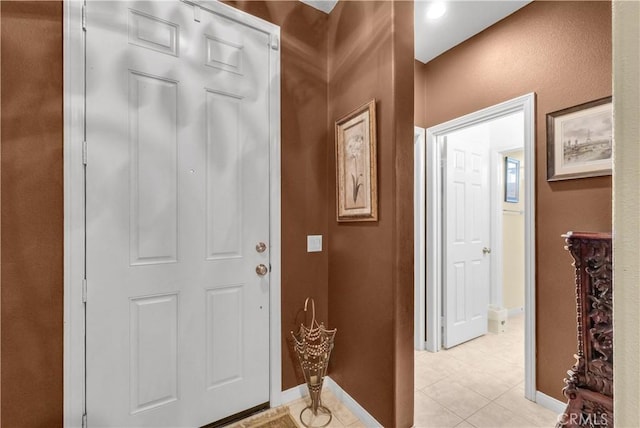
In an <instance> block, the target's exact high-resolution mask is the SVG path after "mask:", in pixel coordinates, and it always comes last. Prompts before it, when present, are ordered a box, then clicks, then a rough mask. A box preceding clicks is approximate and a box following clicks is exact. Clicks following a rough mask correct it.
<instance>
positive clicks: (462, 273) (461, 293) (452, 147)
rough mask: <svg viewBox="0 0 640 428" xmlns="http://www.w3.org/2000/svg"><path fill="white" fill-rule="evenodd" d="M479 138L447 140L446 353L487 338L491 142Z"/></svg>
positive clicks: (452, 136) (448, 137)
mask: <svg viewBox="0 0 640 428" xmlns="http://www.w3.org/2000/svg"><path fill="white" fill-rule="evenodd" d="M458 134H460V133H458ZM476 138H478V139H475V140H470V139H469V137H468V136H466V135H456V134H450V135H449V136H447V137H446V138H445V140H444V151H445V153H446V154H445V162H444V165H445V168H444V170H443V177H444V180H443V183H444V188H443V196H444V204H443V207H444V210H445V211H444V216H443V217H444V219H445V227H444V239H445V247H446V248H445V259H444V263H445V266H444V289H443V300H444V306H443V309H444V310H443V316H444V320H445V329H444V335H443V345H444V347H445V348H450V347H452V346H455V345H458V344H460V343H462V342H466V341H468V340H471V339H473V338H476V337H478V336H481V335H483V334H486V333H487V310H488V305H489V294H490V290H489V285H490V260H491V259H490V253H489V252H488V251H487V250H488V249H489V239H490V227H491V225H490V220H489V201H490V197H491V193H490V189H489V141H488V139H485V138H482V137H480V136H479V137H476Z"/></svg>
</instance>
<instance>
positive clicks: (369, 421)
mask: <svg viewBox="0 0 640 428" xmlns="http://www.w3.org/2000/svg"><path fill="white" fill-rule="evenodd" d="M324 385H325V387H326V388H327V389H328V390H329V391H331V392H332V393H333V395H335V396H336V398H337V399H338V400H339V401H340V402H341V403H342V404H344V406H345V407H346V408H347V409H349V410H350V411H351V413H353V414H354V416H356V417H357V418H358V419H360V422H362V423H363V424H364V426H366V427H369V428H374V427H376V428H377V427H382V424H380V422H378V421H376V419H375V418H374V417H373V416H371V414H370V413H369V412H367V411H366V410H365V408H364V407H362V406H361V405H360V403H358V402H357V401H356V400H354V399H353V397H351V396H350V395H349V394H347V393H346V392H345V390H344V389H342V388H341V387H340V385H338V384H337V383H335V382H334V381H333V379H331V378H330V377H329V376H327V377H326V378H325V379H324ZM308 395H309V392H308V390H307V385H305V384H302V385H298V386H294V387H293V388H289V389H287V390H286V391H282V394H281V399H282V404H289V403H291V402H292V401H296V400H299V399H300V398H303V397H307V396H308Z"/></svg>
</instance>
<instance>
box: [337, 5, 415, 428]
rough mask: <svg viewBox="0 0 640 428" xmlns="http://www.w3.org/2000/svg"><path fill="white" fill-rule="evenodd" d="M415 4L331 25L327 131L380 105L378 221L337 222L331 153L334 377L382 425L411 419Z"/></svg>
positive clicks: (342, 15) (357, 9)
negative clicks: (370, 103)
mask: <svg viewBox="0 0 640 428" xmlns="http://www.w3.org/2000/svg"><path fill="white" fill-rule="evenodd" d="M409 23H411V24H412V23H413V5H412V3H409V2H397V3H392V2H373V1H367V2H339V3H338V5H337V6H336V8H335V9H334V10H333V12H332V13H331V15H330V17H329V47H328V49H329V124H328V125H329V129H330V130H333V129H334V123H335V121H336V120H337V119H339V118H340V117H342V116H344V115H346V114H348V113H349V112H350V111H352V110H353V109H355V108H357V107H359V106H361V105H362V104H364V103H366V102H368V101H370V100H371V99H373V98H375V99H376V100H377V105H376V108H377V113H376V114H377V126H378V133H377V141H378V164H377V168H378V200H379V208H378V209H379V221H378V222H359V223H338V222H337V221H336V202H335V192H336V184H335V173H336V171H335V149H334V148H335V141H334V138H333V137H334V135H332V136H331V138H329V140H328V147H327V149H328V153H329V164H328V166H329V168H328V170H329V176H328V180H329V199H328V207H329V234H330V238H331V239H330V240H329V322H330V324H331V325H332V326H335V327H337V328H338V333H337V335H336V346H335V349H334V353H333V354H332V365H331V372H330V374H331V376H332V378H333V379H334V380H335V381H336V382H337V383H338V384H339V385H340V386H342V387H343V388H344V389H345V390H346V391H347V392H348V393H349V394H350V395H351V396H352V397H353V398H354V399H356V400H357V401H358V402H359V403H360V404H361V405H363V406H364V407H365V408H366V409H367V410H368V411H369V412H370V413H371V414H372V415H373V416H374V417H375V418H376V419H377V420H378V421H379V422H380V423H382V424H383V425H384V426H389V427H391V426H394V427H408V426H411V425H412V420H413V350H412V334H413V300H412V299H413V295H412V293H413V291H412V290H413V260H412V258H413V239H412V237H413V221H412V216H413V211H412V210H413V208H412V207H413V196H412V192H413V181H412V180H413V178H412V177H413V78H412V77H411V78H407V76H412V74H413V67H414V63H413V27H412V25H409Z"/></svg>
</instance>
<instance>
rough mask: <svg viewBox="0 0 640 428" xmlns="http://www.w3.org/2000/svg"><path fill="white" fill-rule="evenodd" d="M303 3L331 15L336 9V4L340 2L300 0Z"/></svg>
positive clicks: (335, 0)
mask: <svg viewBox="0 0 640 428" xmlns="http://www.w3.org/2000/svg"><path fill="white" fill-rule="evenodd" d="M300 1H301V2H302V3H306V4H308V5H309V6H311V7H315V8H316V9H318V10H321V11H323V12H324V13H330V12H331V11H332V10H333V8H334V7H336V3H338V0H300Z"/></svg>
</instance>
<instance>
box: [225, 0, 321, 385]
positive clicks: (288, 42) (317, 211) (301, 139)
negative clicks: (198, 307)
mask: <svg viewBox="0 0 640 428" xmlns="http://www.w3.org/2000/svg"><path fill="white" fill-rule="evenodd" d="M228 3H229V4H231V5H232V6H234V7H237V8H238V9H241V10H244V11H246V12H248V13H250V14H252V15H255V16H258V17H260V18H262V19H264V20H266V21H269V22H272V23H274V24H276V25H279V26H280V31H281V39H282V43H281V48H282V51H281V57H280V58H281V69H282V78H281V88H282V93H281V96H282V98H281V112H282V116H281V124H282V134H281V145H282V159H281V161H282V177H281V179H282V339H283V340H282V388H283V389H288V388H292V387H294V386H296V385H299V384H301V383H303V382H304V378H303V377H302V374H301V373H296V370H297V369H298V361H297V360H296V358H297V357H296V356H295V355H294V353H293V349H292V347H291V340H290V337H291V333H290V332H291V330H297V328H298V325H299V324H300V322H301V321H303V315H304V313H303V312H301V311H302V310H303V308H304V301H305V299H306V298H307V297H308V296H311V297H313V298H314V299H315V302H316V315H317V318H318V319H319V320H323V321H325V322H326V320H327V318H328V312H327V277H328V272H327V265H328V251H327V241H328V237H327V233H328V231H327V227H328V225H327V210H326V200H327V152H326V141H327V126H326V123H327V36H326V35H327V21H328V15H327V14H325V13H323V12H321V11H319V10H316V9H313V8H311V7H309V6H307V5H305V4H303V3H300V2H297V1H296V2H293V1H268V2H260V1H241V2H228ZM307 235H323V237H324V242H323V247H324V248H323V252H321V253H307V238H306V237H307Z"/></svg>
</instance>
